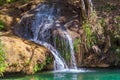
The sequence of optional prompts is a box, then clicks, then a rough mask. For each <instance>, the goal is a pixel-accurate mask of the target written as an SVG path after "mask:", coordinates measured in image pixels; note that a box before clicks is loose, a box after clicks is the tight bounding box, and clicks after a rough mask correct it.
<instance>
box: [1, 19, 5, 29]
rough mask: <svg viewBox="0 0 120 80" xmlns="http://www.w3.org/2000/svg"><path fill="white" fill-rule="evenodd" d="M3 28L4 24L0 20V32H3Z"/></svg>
mask: <svg viewBox="0 0 120 80" xmlns="http://www.w3.org/2000/svg"><path fill="white" fill-rule="evenodd" d="M4 28H5V25H4V22H3V21H2V20H0V30H3V29H4Z"/></svg>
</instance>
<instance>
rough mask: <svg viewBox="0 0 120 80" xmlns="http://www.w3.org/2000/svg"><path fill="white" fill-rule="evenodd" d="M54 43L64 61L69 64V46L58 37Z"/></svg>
mask: <svg viewBox="0 0 120 80" xmlns="http://www.w3.org/2000/svg"><path fill="white" fill-rule="evenodd" d="M54 42H55V44H56V48H57V50H58V51H59V52H60V53H61V55H62V57H63V58H64V59H65V61H66V62H67V63H69V62H70V59H71V55H70V46H69V44H68V42H66V41H65V40H64V39H61V37H60V36H56V37H55V40H54Z"/></svg>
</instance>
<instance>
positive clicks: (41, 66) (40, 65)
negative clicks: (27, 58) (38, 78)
mask: <svg viewBox="0 0 120 80" xmlns="http://www.w3.org/2000/svg"><path fill="white" fill-rule="evenodd" d="M45 65H46V62H44V63H42V64H36V65H35V66H34V72H37V71H40V70H42V69H43V67H44V66H45Z"/></svg>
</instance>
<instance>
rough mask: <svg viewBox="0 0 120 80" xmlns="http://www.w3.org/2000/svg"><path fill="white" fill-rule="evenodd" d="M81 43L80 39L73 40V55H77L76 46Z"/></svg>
mask: <svg viewBox="0 0 120 80" xmlns="http://www.w3.org/2000/svg"><path fill="white" fill-rule="evenodd" d="M80 43H81V39H80V38H76V39H75V40H74V43H73V45H74V50H75V53H77V51H78V48H79V47H78V45H79V44H80Z"/></svg>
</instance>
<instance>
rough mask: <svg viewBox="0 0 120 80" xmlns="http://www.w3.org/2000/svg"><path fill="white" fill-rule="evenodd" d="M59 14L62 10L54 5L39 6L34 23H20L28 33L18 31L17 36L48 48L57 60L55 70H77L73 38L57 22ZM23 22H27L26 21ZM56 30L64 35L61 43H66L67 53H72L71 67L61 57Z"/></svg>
mask: <svg viewBox="0 0 120 80" xmlns="http://www.w3.org/2000/svg"><path fill="white" fill-rule="evenodd" d="M59 12H60V9H58V8H56V7H55V5H54V4H53V5H47V4H42V5H41V6H38V8H37V9H36V14H35V15H34V18H32V20H33V21H31V22H30V21H28V23H27V25H24V24H22V21H21V22H20V23H21V24H22V26H25V29H26V30H24V31H25V32H27V33H19V30H18V31H17V30H16V31H17V32H16V34H18V35H20V36H21V37H24V38H26V39H29V40H32V41H34V42H35V43H38V44H41V45H43V46H45V47H46V48H48V49H49V50H50V51H51V53H52V54H53V56H54V58H55V61H54V65H55V66H54V69H55V70H63V69H66V70H69V69H77V67H76V61H75V56H74V48H73V42H72V38H71V37H70V35H69V34H68V33H67V31H66V29H65V27H64V25H61V24H60V23H59V21H58V20H57V18H58V17H59V15H60V14H59ZM23 21H25V22H26V20H23ZM29 22H30V23H29ZM29 25H30V26H29ZM22 29H23V28H22ZM29 30H31V31H29ZM56 30H57V31H58V30H60V31H61V33H62V35H61V34H59V35H60V36H61V38H60V39H61V42H60V43H61V45H64V44H63V42H62V41H64V43H65V53H70V56H71V57H70V63H69V65H68V63H67V61H66V60H65V59H64V58H63V56H61V54H60V52H61V51H60V49H59V47H57V46H58V45H59V44H60V43H57V42H56V41H55V40H56V33H54V31H56ZM30 36H31V37H30ZM63 48H64V47H62V48H61V49H63ZM65 53H64V54H65Z"/></svg>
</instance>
